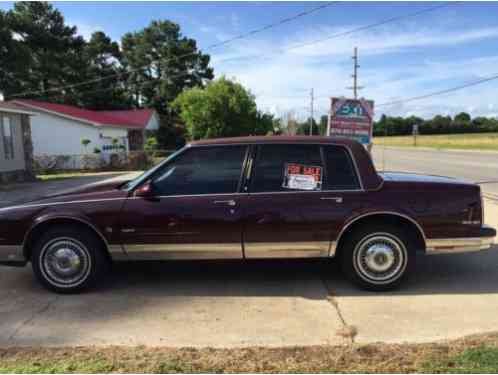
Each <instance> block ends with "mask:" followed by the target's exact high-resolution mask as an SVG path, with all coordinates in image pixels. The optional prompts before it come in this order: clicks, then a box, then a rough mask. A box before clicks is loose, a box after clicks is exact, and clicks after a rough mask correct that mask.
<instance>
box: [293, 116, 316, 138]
mask: <svg viewBox="0 0 498 375" xmlns="http://www.w3.org/2000/svg"><path fill="white" fill-rule="evenodd" d="M312 129H313V130H312V135H320V128H319V127H318V124H317V123H316V121H315V119H313V125H312ZM297 134H298V135H310V119H309V118H308V119H307V120H306V121H305V122H303V123H301V124H299V126H298V128H297Z"/></svg>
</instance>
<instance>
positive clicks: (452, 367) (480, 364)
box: [423, 346, 498, 374]
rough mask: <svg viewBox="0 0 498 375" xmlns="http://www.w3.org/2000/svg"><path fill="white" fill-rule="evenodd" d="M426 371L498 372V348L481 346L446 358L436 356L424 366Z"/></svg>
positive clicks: (456, 372)
mask: <svg viewBox="0 0 498 375" xmlns="http://www.w3.org/2000/svg"><path fill="white" fill-rule="evenodd" d="M423 368H424V372H435V373H453V374H462V373H479V374H496V373H498V348H496V347H488V346H481V347H478V348H472V349H467V350H465V351H464V352H462V353H460V354H457V355H454V356H450V357H449V358H446V359H444V360H441V359H439V358H434V359H432V360H431V361H428V362H427V363H425V364H424V366H423Z"/></svg>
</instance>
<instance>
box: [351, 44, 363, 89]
mask: <svg viewBox="0 0 498 375" xmlns="http://www.w3.org/2000/svg"><path fill="white" fill-rule="evenodd" d="M353 63H354V65H353V74H352V75H351V77H353V86H352V87H348V89H350V90H353V95H354V98H355V99H358V90H361V89H362V88H363V86H358V68H359V67H360V65H359V64H358V47H354V55H353Z"/></svg>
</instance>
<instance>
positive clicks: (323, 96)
mask: <svg viewBox="0 0 498 375" xmlns="http://www.w3.org/2000/svg"><path fill="white" fill-rule="evenodd" d="M333 4H334V2H330V3H327V4H324V5H322V6H319V7H316V8H313V9H311V10H309V11H307V12H302V13H299V14H297V15H295V16H293V17H288V18H285V19H283V20H281V21H279V22H277V23H275V24H274V25H275V26H278V25H280V24H281V23H287V22H290V21H291V20H294V19H296V17H302V16H303V15H307V14H310V13H312V12H315V11H317V10H320V9H323V8H324V7H325V6H331V5H333ZM454 4H458V3H457V2H448V3H444V4H440V5H437V6H433V7H429V8H425V9H422V10H419V11H416V12H412V13H408V14H405V15H400V16H396V17H391V18H387V19H384V20H381V21H378V22H375V23H372V24H368V25H365V26H360V27H357V28H354V29H351V30H348V31H344V32H342V33H338V34H333V35H329V36H326V37H325V38H322V39H317V40H314V41H310V42H307V43H302V44H297V45H293V46H290V47H287V48H282V49H280V51H287V50H292V49H296V48H300V47H304V46H308V45H312V44H316V43H320V42H323V41H326V40H330V39H334V38H339V37H343V36H346V35H349V34H353V33H356V32H359V31H364V30H368V29H370V28H374V27H378V26H381V25H384V24H387V23H391V22H396V21H399V20H401V19H404V18H409V17H414V16H418V15H420V14H424V13H428V12H432V11H435V10H438V9H441V8H444V7H448V6H451V5H454ZM268 26H270V25H268ZM268 26H265V27H262V28H260V29H256V30H253V31H249V32H248V33H246V34H241V35H239V36H237V37H234V38H231V39H229V40H227V41H222V42H219V43H217V44H214V45H211V46H209V47H207V48H206V50H209V49H212V48H215V47H217V46H220V45H221V44H226V43H228V41H234V40H236V39H241V36H242V35H253V34H254V33H255V32H256V31H257V32H261V31H263V30H267V29H268V28H269V27H268ZM258 30H259V31H258ZM189 55H191V54H187V55H183V56H178V57H176V59H180V58H182V57H186V56H189ZM264 56H265V55H258V56H246V57H242V58H236V60H242V59H257V58H261V57H264ZM266 56H268V55H266ZM172 59H173V58H172ZM172 59H168V60H166V61H165V62H168V61H170V60H172ZM231 60H235V59H234V58H228V59H223V60H220V62H227V61H231ZM141 69H144V68H140V69H135V70H132V71H128V72H123V73H119V74H114V75H110V76H107V77H101V78H99V79H95V80H91V81H87V82H81V83H78V84H75V85H70V87H71V88H73V87H77V86H82V85H85V84H88V83H93V82H96V81H100V80H103V79H107V78H112V77H116V76H121V75H125V74H128V73H132V72H134V71H138V70H141ZM147 84H148V83H147ZM137 87H141V86H140V85H139V86H137ZM66 88H67V87H66ZM50 90H52V91H56V88H54V89H50ZM46 91H49V90H46ZM46 91H45V92H46ZM101 91H107V89H104V90H97V92H101ZM93 92H95V90H93V91H83V92H82V94H83V93H93ZM35 93H36V92H35ZM24 94H25V95H27V94H28V93H24ZM15 96H16V95H12V96H11V97H15ZM57 96H60V95H57ZM256 96H260V95H256ZM303 97H304V95H303ZM315 98H316V99H322V98H329V95H319V96H316V97H315Z"/></svg>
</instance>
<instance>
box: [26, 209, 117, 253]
mask: <svg viewBox="0 0 498 375" xmlns="http://www.w3.org/2000/svg"><path fill="white" fill-rule="evenodd" d="M58 219H66V220H69V221H71V220H72V221H76V222H78V223H80V224H84V225H86V226H87V227H88V228H90V229H91V230H92V231H93V232H94V233H95V234H97V236H98V237H99V238H100V239H101V240H102V241H103V243H104V246H105V249H106V252H107V254H108V255H109V249H110V245H109V243H108V242H107V239H106V238H105V237H104V235H103V234H102V233H101V232H100V231H99V230H98V229H97V227H95V225H93V224H92V223H90V222H89V221H88V220H85V219H82V218H79V217H74V216H68V215H57V216H50V217H48V218H46V219H44V220H41V221H39V222H36V223H34V224H33V225H32V226H31V227H30V228H29V229H28V231H27V232H26V234H25V236H24V239H23V242H22V249H23V254H24V256H25V258H26V259H29V258H30V257H28V256H27V255H28V254H27V250H28V249H27V248H26V245H27V244H28V239H30V235H31V233H33V231H34V230H35V228H36V227H38V226H39V225H41V224H46V223H48V222H50V221H54V220H58Z"/></svg>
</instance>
